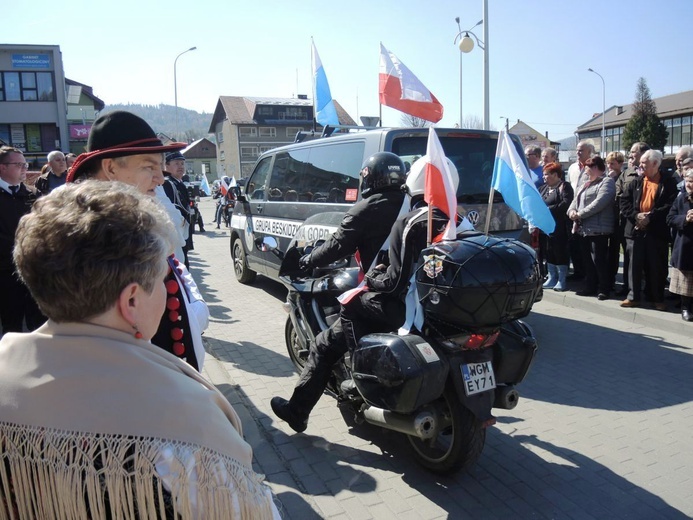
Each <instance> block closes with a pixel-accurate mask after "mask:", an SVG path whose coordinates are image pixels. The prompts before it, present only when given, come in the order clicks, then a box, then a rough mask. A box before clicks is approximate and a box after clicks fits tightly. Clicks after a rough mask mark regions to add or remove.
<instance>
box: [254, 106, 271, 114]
mask: <svg viewBox="0 0 693 520" xmlns="http://www.w3.org/2000/svg"><path fill="white" fill-rule="evenodd" d="M257 113H258V114H259V115H261V116H271V115H272V107H259V108H258V109H257Z"/></svg>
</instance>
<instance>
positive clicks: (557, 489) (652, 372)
mask: <svg viewBox="0 0 693 520" xmlns="http://www.w3.org/2000/svg"><path fill="white" fill-rule="evenodd" d="M200 207H201V210H202V213H203V215H204V216H205V221H206V222H207V221H211V219H212V215H213V213H214V207H213V201H211V200H209V199H204V200H203V201H202V203H201V205H200ZM214 227H215V226H214V225H207V233H206V234H204V235H200V234H196V235H195V251H194V252H193V253H192V254H191V265H192V272H193V274H194V276H195V278H196V280H197V281H198V284H199V285H200V288H201V290H202V292H203V294H204V295H205V298H206V299H207V302H208V304H209V306H210V311H211V322H210V326H209V328H208V330H207V331H206V332H205V336H204V337H205V343H206V347H207V350H208V353H209V355H208V357H207V361H206V363H205V375H206V376H207V377H208V378H209V379H210V380H211V381H212V382H214V384H216V385H217V386H218V387H219V388H220V389H221V391H222V392H223V393H224V395H225V396H226V397H227V398H228V399H229V401H230V402H231V403H232V404H233V406H234V407H235V408H236V410H237V411H238V413H239V414H240V416H241V419H242V421H243V427H244V435H245V438H246V440H247V441H248V442H249V443H250V444H251V445H252V446H253V449H254V455H255V466H256V469H257V471H259V472H261V473H264V474H265V475H266V478H267V481H268V482H269V484H270V486H271V487H272V489H273V491H274V493H275V494H276V496H277V499H278V501H279V502H280V504H281V506H280V507H281V512H282V515H283V516H284V517H285V518H291V519H308V518H331V519H347V518H353V519H368V518H377V519H378V520H380V519H387V518H397V519H407V518H412V519H414V518H430V519H437V518H474V519H476V518H479V519H501V518H519V519H525V518H539V519H544V518H546V519H549V518H555V519H561V518H570V519H573V518H575V519H577V518H580V519H592V518H594V519H603V518H609V519H611V518H617V519H621V518H623V519H625V518H629V519H656V518H668V519H679V518H690V517H691V516H693V493H692V492H691V490H693V450H691V448H690V445H691V438H692V435H691V432H692V431H693V405H691V401H692V400H693V378H691V376H690V374H691V370H692V369H693V355H692V351H691V346H692V345H693V341H691V335H690V330H693V329H690V328H685V327H680V326H679V325H686V326H688V325H693V324H687V323H684V322H683V321H682V320H681V319H680V316H679V315H677V314H675V313H674V312H671V313H658V311H654V310H649V309H638V310H635V311H632V310H627V311H626V310H621V309H620V308H618V302H617V300H610V301H606V302H598V301H597V300H596V299H594V301H591V300H592V299H590V300H589V301H588V300H586V299H584V298H583V299H580V298H579V297H576V296H574V295H570V294H569V293H554V294H548V295H547V296H546V297H545V298H544V300H543V301H542V302H540V303H538V304H537V305H536V306H535V308H534V310H533V311H532V313H531V314H530V316H529V317H528V318H527V321H528V322H529V323H530V324H531V325H532V326H533V327H534V329H535V333H536V336H537V338H538V341H539V345H540V350H539V352H538V355H537V358H536V360H535V363H534V365H533V367H532V369H531V371H530V374H529V375H528V377H527V380H526V381H525V382H524V383H523V384H522V385H521V386H520V387H519V390H520V393H521V395H522V398H521V400H520V403H519V405H518V406H517V408H516V409H515V410H512V411H503V410H496V411H494V413H495V414H496V415H497V417H498V425H497V426H496V427H494V428H491V429H489V430H488V435H487V441H486V447H485V449H484V452H483V454H482V456H481V459H480V460H479V462H478V464H477V465H476V466H475V467H474V468H473V469H472V470H470V471H468V472H463V473H459V474H457V475H454V476H452V477H447V478H441V477H438V476H435V475H432V474H430V473H428V472H426V471H424V470H423V469H421V468H419V467H418V466H417V465H416V464H415V463H414V462H413V460H412V458H411V456H410V453H409V448H408V443H407V441H406V439H405V438H404V436H403V435H401V434H397V433H394V432H387V431H385V430H381V429H379V428H376V427H373V426H370V425H362V426H355V425H353V424H351V423H347V422H345V420H344V418H343V417H342V415H341V414H340V412H339V409H338V408H337V406H336V405H335V400H334V399H333V398H331V397H330V396H327V395H326V396H323V398H322V399H321V400H320V402H319V403H318V406H317V407H316V409H315V410H314V413H313V415H312V416H311V420H310V423H309V426H308V429H307V430H306V432H305V434H294V433H293V431H292V430H290V429H289V428H288V426H287V425H286V424H284V423H282V422H281V421H278V420H276V418H275V417H274V415H273V414H272V411H271V409H270V406H269V401H270V399H271V398H272V396H274V395H282V396H285V397H288V396H289V395H290V394H291V390H292V388H293V385H294V384H295V382H296V379H297V374H296V372H295V371H294V369H293V367H292V365H291V362H290V361H289V358H288V355H287V354H286V347H285V345H284V323H285V320H286V313H285V311H284V310H283V309H282V303H283V301H284V299H285V296H286V291H285V290H284V288H283V287H282V286H281V285H280V284H278V283H277V282H273V281H270V280H268V279H265V278H263V277H261V276H259V277H258V279H257V281H256V282H255V284H254V285H253V286H244V285H241V284H239V283H237V282H236V280H235V278H234V275H233V270H232V265H231V260H230V256H229V233H228V230H226V229H220V230H216V229H214ZM614 308H615V309H616V310H615V311H613V312H612V309H614ZM614 313H618V314H614ZM667 314H670V316H667ZM669 318H670V321H669V322H666V323H662V322H663V321H664V320H666V319H669ZM648 320H651V322H652V323H653V324H657V325H659V326H657V327H655V326H652V325H650V324H648ZM678 322H681V324H679V323H678Z"/></svg>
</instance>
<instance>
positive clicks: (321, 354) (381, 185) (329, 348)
mask: <svg viewBox="0 0 693 520" xmlns="http://www.w3.org/2000/svg"><path fill="white" fill-rule="evenodd" d="M405 180H406V170H405V166H404V163H403V162H402V160H401V159H400V158H399V157H398V156H397V155H395V154H393V153H390V152H378V153H376V154H373V155H372V156H371V157H369V158H368V159H367V160H366V162H365V163H364V165H363V167H362V168H361V197H362V199H361V200H360V201H359V202H357V203H356V204H354V205H353V206H352V207H351V209H350V210H349V211H348V212H347V213H346V215H344V218H343V219H342V222H341V224H340V226H339V228H338V229H337V231H335V232H334V233H333V234H332V235H331V236H330V237H329V238H328V239H327V240H326V241H325V242H324V243H323V244H322V245H320V246H319V247H316V248H315V249H314V250H313V251H312V252H311V253H310V254H307V255H304V256H303V257H302V258H301V260H300V261H299V264H300V266H301V268H302V269H305V270H307V269H311V268H314V267H321V266H326V265H329V264H330V263H332V262H334V261H336V260H339V259H341V258H345V257H348V256H350V255H352V254H354V253H356V254H357V259H358V261H359V262H360V264H361V266H362V269H363V270H364V271H367V270H369V269H370V267H371V266H372V265H373V263H374V260H375V258H376V256H377V254H378V252H379V251H380V248H381V246H382V245H383V244H384V243H385V240H386V239H387V237H388V234H389V233H390V231H391V229H392V225H393V223H394V222H395V220H396V219H397V216H398V215H399V213H400V210H401V209H402V205H403V203H404V192H403V191H402V190H401V188H402V186H403V185H404V183H405ZM346 351H347V345H346V340H345V338H344V333H343V331H342V326H341V320H336V321H335V322H334V324H333V325H332V326H331V327H330V328H329V329H327V330H325V331H323V332H321V333H320V334H318V336H317V337H316V338H315V344H314V345H311V347H310V352H309V354H308V359H307V361H306V364H305V366H304V368H303V370H302V372H301V376H300V378H299V380H298V383H297V384H296V387H295V388H294V392H293V394H292V396H291V399H290V400H289V401H287V400H286V399H283V398H281V397H273V398H272V401H271V405H272V410H273V411H274V413H275V415H276V416H277V417H279V418H280V419H282V420H284V421H286V422H288V423H289V426H291V428H293V429H294V430H295V431H297V432H302V431H304V430H305V429H306V427H307V424H308V416H309V415H310V412H311V410H312V409H313V407H314V406H315V405H316V404H317V402H318V400H319V399H320V396H321V395H322V393H323V391H324V390H325V387H326V386H327V382H328V380H329V378H330V374H331V372H332V366H333V365H334V364H335V363H336V362H338V361H339V360H340V359H341V357H342V356H343V355H344V353H345V352H346Z"/></svg>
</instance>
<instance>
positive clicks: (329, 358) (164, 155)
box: [0, 111, 693, 518]
mask: <svg viewBox="0 0 693 520" xmlns="http://www.w3.org/2000/svg"><path fill="white" fill-rule="evenodd" d="M185 146H186V144H185V143H169V144H164V143H162V142H161V140H160V139H159V138H158V137H157V135H156V134H155V133H154V131H153V130H152V128H151V127H150V126H149V125H148V124H147V122H146V121H144V120H143V119H141V118H140V117H138V116H136V115H134V114H131V113H129V112H126V111H114V112H110V113H107V114H105V115H102V116H101V117H99V118H98V119H97V120H96V121H95V122H94V125H93V126H92V130H91V133H90V136H89V140H88V144H87V151H86V152H85V153H83V154H81V155H79V156H78V157H74V156H71V155H72V154H67V155H65V154H63V153H62V152H59V151H54V152H51V153H50V154H49V155H48V157H47V160H48V163H47V165H46V167H45V171H43V172H42V173H41V175H40V177H38V179H37V180H36V182H35V184H34V185H33V186H27V185H26V184H25V182H24V181H25V178H26V173H27V169H28V164H27V163H26V160H25V158H24V155H23V153H22V151H21V150H19V149H17V148H12V147H7V146H3V147H0V321H1V324H2V332H3V336H2V339H0V448H1V449H0V488H1V489H4V490H5V492H3V494H2V500H1V501H0V516H3V517H5V516H8V517H13V516H20V517H22V516H26V517H34V516H36V515H37V514H38V513H37V511H40V512H41V514H42V515H48V516H49V517H63V516H66V515H68V516H69V514H67V513H66V511H69V512H71V513H74V512H76V513H75V514H77V516H78V517H82V518H101V517H104V518H105V517H109V518H110V517H118V518H137V517H139V516H141V515H140V514H144V513H143V512H144V511H146V512H147V514H154V515H155V516H157V517H160V518H177V517H181V516H182V517H185V518H188V517H195V518H277V517H279V513H278V511H277V509H276V506H275V504H274V501H273V497H272V494H271V492H270V490H269V488H268V487H267V486H266V484H265V483H264V482H263V480H262V476H261V475H258V474H256V473H255V472H254V471H253V468H252V450H251V448H250V446H249V445H248V444H247V443H246V442H245V440H244V439H243V434H242V425H241V423H240V420H239V418H238V415H237V414H236V412H235V410H234V409H233V407H232V406H231V405H230V404H229V403H228V401H227V400H226V399H225V398H224V396H223V395H222V394H220V393H219V391H218V390H217V389H216V388H215V387H214V386H213V385H212V384H210V383H209V382H207V381H206V380H205V379H204V378H203V377H202V376H201V375H200V372H201V371H202V367H203V363H204V356H205V351H204V347H203V344H202V333H203V331H204V330H205V328H206V327H207V324H208V320H209V309H208V307H207V304H206V302H205V301H204V299H203V297H202V296H201V294H200V292H199V290H198V288H197V285H196V283H195V280H194V278H193V277H192V275H191V274H190V273H189V271H188V270H187V266H188V257H187V253H188V251H189V250H191V249H192V248H193V244H192V228H193V225H194V222H193V221H194V220H195V219H196V215H195V213H194V212H193V211H191V208H192V205H191V204H190V199H189V194H188V191H187V189H186V188H185V185H184V184H183V182H182V177H183V175H184V163H185V158H184V157H183V155H182V154H181V153H180V150H181V149H182V148H184V147H185ZM594 152H595V151H594V148H593V146H592V145H591V144H590V143H588V142H580V143H578V146H577V161H576V162H575V163H574V164H571V165H570V167H569V169H568V171H567V173H565V174H564V172H563V169H562V167H561V165H560V164H559V162H558V154H557V152H556V151H555V150H553V149H551V148H545V149H541V148H538V147H535V146H531V147H528V148H527V149H526V150H525V154H526V156H527V162H528V164H529V166H530V168H531V170H532V175H533V177H535V178H534V179H533V180H534V182H535V185H536V186H537V188H538V189H539V191H540V193H541V195H542V198H543V200H544V201H545V203H546V204H547V206H548V208H549V209H550V211H551V214H552V215H553V217H554V219H555V221H556V228H555V230H554V232H553V233H551V234H550V235H542V236H541V237H540V254H539V256H540V259H541V260H542V262H545V265H546V272H547V274H548V276H547V278H546V281H545V283H544V287H545V288H546V289H553V290H555V291H565V290H567V288H568V280H570V279H571V277H572V280H580V281H581V282H582V287H581V288H580V289H579V290H578V291H577V294H578V295H581V296H595V297H597V298H598V299H600V300H606V299H608V298H609V297H610V296H611V294H612V292H614V291H615V288H616V280H617V274H618V268H619V257H620V253H621V251H622V252H623V256H624V268H623V282H622V284H621V292H620V293H619V294H620V295H621V296H622V297H624V299H623V300H622V301H621V303H620V305H621V306H622V307H627V308H628V307H638V306H640V305H642V304H643V303H644V302H645V301H646V300H647V301H649V302H651V303H652V305H653V306H654V308H656V309H658V310H666V308H667V305H666V303H665V290H666V288H667V281H668V274H669V267H670V266H671V276H670V280H669V282H668V291H669V293H671V294H676V295H679V296H680V306H681V315H682V318H683V319H684V320H686V321H693V308H692V307H691V305H692V302H693V251H692V248H693V150H692V149H691V148H690V147H682V148H681V149H680V150H679V152H678V154H677V156H676V166H677V170H676V172H673V173H669V172H665V171H662V169H661V164H662V153H661V152H659V151H657V150H652V149H650V148H649V146H648V145H647V144H646V143H635V144H634V145H633V147H632V148H631V150H630V153H629V157H628V165H627V168H626V169H623V166H624V163H625V157H624V156H623V154H621V153H618V152H613V153H610V154H609V155H607V157H606V158H602V157H600V156H598V155H596V154H595V153H594ZM421 164H423V163H421ZM421 164H419V163H418V162H417V163H415V165H413V166H412V168H411V171H412V172H414V171H415V170H417V168H418V170H417V171H419V174H415V173H410V174H409V176H407V175H406V170H407V168H406V167H405V166H404V164H403V163H402V161H401V159H400V158H399V157H397V156H396V155H394V154H389V153H380V154H375V155H374V156H373V157H371V158H370V159H369V161H368V162H367V163H366V164H365V165H364V167H363V169H362V171H361V177H362V181H361V191H362V200H361V201H360V202H358V203H356V204H355V205H354V206H353V208H352V209H351V210H350V211H349V212H348V213H347V215H346V217H345V219H344V221H343V222H342V225H341V226H340V228H339V230H338V231H337V232H336V233H335V234H333V236H332V237H331V238H330V239H329V240H328V241H326V242H325V244H324V245H323V246H322V247H321V248H318V249H316V250H315V251H313V252H312V253H311V254H310V255H307V256H305V257H303V258H302V259H301V261H300V264H301V266H302V267H303V268H305V269H309V268H310V267H314V266H318V265H323V264H324V263H326V262H328V261H330V260H331V259H333V258H335V257H336V256H335V255H337V256H344V255H345V254H351V253H353V252H354V250H356V249H358V250H359V251H360V258H361V260H362V261H363V262H364V264H363V265H364V271H365V272H366V273H367V275H366V278H365V281H364V283H365V284H366V285H367V286H368V287H369V288H370V289H371V291H369V292H365V293H363V294H360V295H359V296H358V297H356V298H354V299H353V300H351V301H350V302H349V303H345V305H344V307H343V309H342V315H341V319H340V320H338V321H337V322H335V325H334V326H333V327H331V328H330V329H328V330H327V331H325V333H324V334H322V335H321V336H320V337H319V340H318V341H316V345H315V346H314V347H313V348H312V349H311V354H310V358H309V360H308V363H307V364H306V370H304V373H303V374H302V376H301V379H300V380H299V383H298V385H297V387H296V389H295V390H294V395H293V396H292V397H291V399H290V400H285V399H282V398H280V397H275V398H274V399H273V400H272V403H271V405H272V409H273V410H274V412H275V414H276V415H277V416H279V417H280V418H281V419H283V420H285V421H287V422H288V423H289V424H290V426H291V427H292V428H293V429H294V430H296V431H303V430H305V428H306V426H307V421H308V416H309V414H310V411H311V409H312V407H313V406H314V405H315V403H316V402H317V399H319V397H320V395H321V394H322V391H323V389H324V387H325V383H326V374H327V375H329V369H330V367H331V364H332V363H333V362H334V361H335V360H336V359H338V358H339V357H340V356H341V355H342V354H343V352H344V351H345V350H346V349H348V347H349V346H353V344H354V342H355V341H357V340H358V338H359V337H360V336H361V335H363V334H364V333H365V332H366V329H369V330H370V329H373V328H375V329H377V328H378V327H383V326H385V327H387V328H388V330H389V329H391V328H392V327H393V326H396V325H397V324H393V320H394V321H397V322H398V323H400V322H401V321H402V320H403V319H404V314H403V307H402V305H401V303H402V298H401V296H402V293H403V291H405V285H406V284H404V283H402V281H403V280H405V281H406V280H407V279H408V273H409V271H408V269H409V267H411V265H410V264H411V261H410V260H407V261H405V260H403V259H406V258H410V257H411V258H414V256H415V255H414V256H412V254H411V251H418V250H420V249H421V247H422V246H421V245H420V244H419V242H421V243H422V244H425V240H423V238H422V237H423V236H424V235H423V234H422V233H419V232H417V233H410V234H409V235H407V237H408V238H407V240H406V241H405V240H404V239H403V236H404V235H403V231H402V230H403V229H405V228H406V229H409V228H412V229H417V230H418V229H419V227H421V225H422V223H423V222H424V221H423V220H421V219H420V218H419V217H420V211H419V209H420V208H419V207H418V206H417V205H418V204H423V202H422V199H423V190H424V188H423V185H424V181H423V178H424V177H423V173H421V172H422V171H423V169H422V168H423V166H421ZM415 166H416V168H415ZM453 167H454V166H453ZM394 171H396V172H399V173H398V174H397V175H394V174H393V172H394ZM228 188H229V187H228V186H227V193H234V191H233V190H231V189H228ZM403 189H404V191H406V192H407V193H408V197H409V198H406V197H405V195H404V193H403ZM230 197H232V195H231V196H230ZM410 210H411V211H410ZM374 212H377V214H378V218H377V219H373V218H372V214H373V213H374ZM443 217H444V215H438V216H437V217H436V218H437V220H436V226H438V227H439V228H440V229H439V231H440V230H441V229H443V228H444V227H445V224H446V219H445V218H443ZM215 220H216V222H217V227H219V218H218V217H217V218H216V219H215ZM373 222H378V223H379V225H378V226H375V225H374V224H373ZM465 222H466V221H465ZM463 223H464V222H463ZM460 225H462V224H460ZM417 226H418V227H417ZM422 229H423V228H422ZM412 237H414V238H416V240H414V238H412ZM412 240H414V242H411V241H412ZM381 244H389V249H390V254H389V258H390V259H391V260H392V259H395V260H396V259H400V260H402V261H401V262H399V261H397V262H396V261H392V262H391V263H389V264H388V265H385V264H382V265H381V264H379V265H376V263H377V262H376V257H377V256H378V251H379V249H380V247H381ZM383 247H384V246H383ZM411 248H413V249H411ZM410 249H411V251H410ZM407 251H409V253H407ZM405 253H406V254H405ZM571 264H572V267H573V271H572V274H570V265H571ZM369 266H370V269H367V268H368V267H369ZM364 320H365V321H364ZM364 327H365V328H364ZM27 330H28V332H24V331H27ZM36 374H50V377H35V375H36ZM68 403H69V404H68ZM103 410H108V413H103ZM38 453H40V454H42V456H41V457H37V456H36V455H37V454H38ZM39 460H40V461H41V462H40V463H39V462H37V461H39ZM56 482H60V486H61V490H62V492H61V493H57V492H55V493H54V492H46V491H45V490H47V489H52V488H51V486H54V485H55V483H56ZM19 487H22V489H21V492H17V490H18V489H19ZM7 490H9V492H8V491H7Z"/></svg>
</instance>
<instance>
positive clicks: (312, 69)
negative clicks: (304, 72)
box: [296, 36, 318, 134]
mask: <svg viewBox="0 0 693 520" xmlns="http://www.w3.org/2000/svg"><path fill="white" fill-rule="evenodd" d="M313 48H315V42H314V41H313V37H312V36H311V37H310V71H311V76H312V77H311V80H310V84H311V86H312V87H313V134H315V132H317V131H318V127H317V117H318V113H317V112H316V109H315V61H313ZM296 97H298V92H296Z"/></svg>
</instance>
